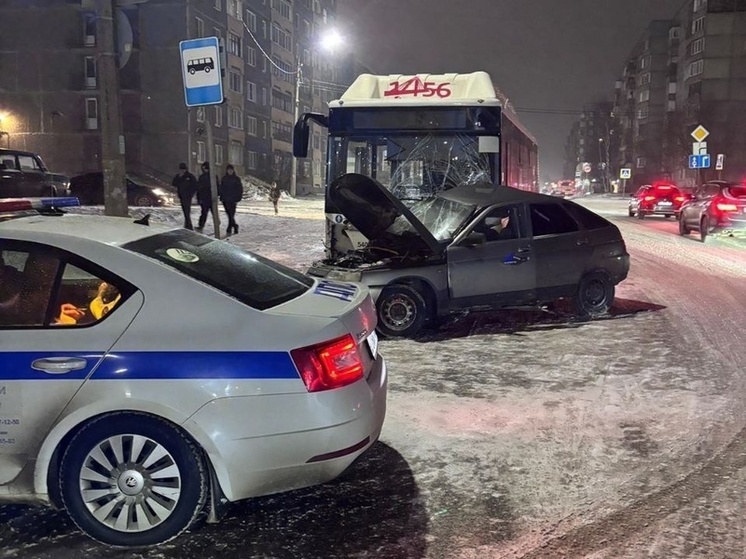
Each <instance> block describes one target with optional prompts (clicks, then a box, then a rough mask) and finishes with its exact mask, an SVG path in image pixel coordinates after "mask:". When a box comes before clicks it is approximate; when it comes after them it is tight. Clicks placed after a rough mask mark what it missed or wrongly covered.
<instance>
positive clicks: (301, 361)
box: [290, 334, 363, 392]
mask: <svg viewBox="0 0 746 559" xmlns="http://www.w3.org/2000/svg"><path fill="white" fill-rule="evenodd" d="M290 355H291V356H292V358H293V362H294V363H295V366H296V367H297V368H298V371H299V372H300V376H301V378H302V379H303V382H304V383H305V385H306V388H307V389H308V391H309V392H321V391H322V390H332V389H334V388H341V387H343V386H347V385H348V384H352V383H353V382H357V381H359V380H360V379H361V378H363V360H362V357H361V356H360V350H359V348H358V345H357V344H356V343H355V340H354V339H353V338H352V336H351V335H349V334H347V335H346V336H343V337H341V338H337V339H336V340H331V341H329V342H326V343H323V344H318V345H314V346H310V347H304V348H301V349H294V350H293V351H291V352H290Z"/></svg>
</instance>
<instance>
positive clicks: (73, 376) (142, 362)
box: [0, 351, 300, 381]
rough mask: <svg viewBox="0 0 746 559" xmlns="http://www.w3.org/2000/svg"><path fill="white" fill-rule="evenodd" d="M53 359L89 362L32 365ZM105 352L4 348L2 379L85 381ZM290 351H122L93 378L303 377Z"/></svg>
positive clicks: (0, 358)
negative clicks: (68, 366)
mask: <svg viewBox="0 0 746 559" xmlns="http://www.w3.org/2000/svg"><path fill="white" fill-rule="evenodd" d="M49 357H77V358H83V359H86V361H87V362H88V364H87V366H86V367H85V368H84V369H81V370H79V371H71V372H69V373H64V374H50V373H45V372H43V371H36V370H34V369H32V368H31V363H32V362H33V361H35V360H37V359H42V358H49ZM101 357H102V355H101V354H95V353H87V352H56V351H44V352H15V351H14V352H0V381H6V380H78V381H82V380H85V379H86V378H87V377H88V375H89V374H90V373H91V371H92V370H93V368H94V367H95V365H96V363H98V362H99V361H100V359H101ZM299 378H300V377H299V375H298V371H297V369H296V368H295V365H294V364H293V361H292V359H291V358H290V354H288V353H285V352H279V351H278V352H263V351H256V352H254V351H251V352H249V351H235V352H225V351H215V352H197V351H184V352H149V351H138V352H121V353H116V354H109V355H107V356H106V358H105V359H104V361H103V362H102V363H101V365H100V366H99V367H97V368H96V370H95V372H94V374H93V376H91V380H188V379H195V380H196V379H230V380H242V379H246V380H248V379H252V380H273V379H274V380H279V379H295V380H297V379H299Z"/></svg>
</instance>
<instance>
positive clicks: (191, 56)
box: [179, 37, 223, 107]
mask: <svg viewBox="0 0 746 559" xmlns="http://www.w3.org/2000/svg"><path fill="white" fill-rule="evenodd" d="M179 51H180V52H181V73H182V76H183V78H184V99H185V100H186V105H187V107H200V106H202V105H219V104H220V103H222V102H223V72H222V69H221V67H220V42H219V41H218V38H217V37H204V38H202V39H190V40H188V41H181V42H180V43H179Z"/></svg>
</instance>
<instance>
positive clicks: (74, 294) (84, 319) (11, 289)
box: [0, 241, 133, 328]
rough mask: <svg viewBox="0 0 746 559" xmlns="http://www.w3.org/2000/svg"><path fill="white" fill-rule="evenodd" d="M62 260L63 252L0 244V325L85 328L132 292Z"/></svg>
mask: <svg viewBox="0 0 746 559" xmlns="http://www.w3.org/2000/svg"><path fill="white" fill-rule="evenodd" d="M66 260H67V256H66V255H65V254H64V253H58V252H57V251H56V250H53V249H52V250H50V249H48V248H46V247H43V246H40V245H27V244H25V243H24V244H23V246H21V247H16V246H10V245H7V246H6V244H5V243H3V242H1V241H0V327H6V328H43V327H58V326H88V325H91V324H95V323H97V322H99V321H101V320H103V319H104V318H106V316H107V315H108V314H109V313H110V312H112V311H114V310H115V309H116V307H117V306H118V305H119V304H120V303H121V302H122V301H123V299H124V297H123V296H126V295H128V294H130V293H132V290H133V289H132V287H131V286H129V284H126V283H123V282H120V281H118V280H114V281H112V280H110V279H109V278H108V277H107V279H102V278H101V277H100V276H99V275H98V274H96V273H91V272H89V271H87V270H84V269H83V268H81V267H78V266H76V265H73V264H71V263H68V262H66ZM106 275H107V276H108V274H106Z"/></svg>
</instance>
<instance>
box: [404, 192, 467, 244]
mask: <svg viewBox="0 0 746 559" xmlns="http://www.w3.org/2000/svg"><path fill="white" fill-rule="evenodd" d="M475 210H476V206H472V205H470V204H463V203H461V202H456V201H453V200H446V199H444V198H440V197H437V196H436V197H435V198H428V199H426V200H420V201H418V202H415V203H414V204H412V205H411V206H410V208H409V211H411V212H412V214H413V215H414V216H415V217H416V218H417V219H418V220H420V221H421V222H422V224H423V225H424V226H425V228H426V229H427V230H428V231H429V232H430V234H431V235H432V236H433V237H435V239H436V240H438V241H447V240H450V239H453V237H454V236H455V234H456V232H458V231H459V230H460V229H461V227H463V225H464V223H465V222H466V220H468V219H469V217H470V216H471V215H472V214H473V213H474V211H475Z"/></svg>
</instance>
